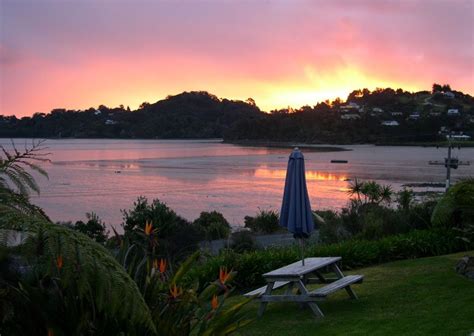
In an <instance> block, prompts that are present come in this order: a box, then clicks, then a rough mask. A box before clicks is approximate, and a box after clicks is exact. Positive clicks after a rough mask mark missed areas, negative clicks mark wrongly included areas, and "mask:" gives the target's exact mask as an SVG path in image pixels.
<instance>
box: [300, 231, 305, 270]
mask: <svg viewBox="0 0 474 336" xmlns="http://www.w3.org/2000/svg"><path fill="white" fill-rule="evenodd" d="M300 247H301V262H302V264H303V266H304V241H303V238H300Z"/></svg>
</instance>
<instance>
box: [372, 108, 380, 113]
mask: <svg viewBox="0 0 474 336" xmlns="http://www.w3.org/2000/svg"><path fill="white" fill-rule="evenodd" d="M372 112H375V113H383V110H382V109H381V108H380V107H374V108H373V109H372Z"/></svg>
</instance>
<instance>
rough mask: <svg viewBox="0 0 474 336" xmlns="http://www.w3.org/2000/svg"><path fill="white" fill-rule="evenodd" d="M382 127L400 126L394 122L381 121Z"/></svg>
mask: <svg viewBox="0 0 474 336" xmlns="http://www.w3.org/2000/svg"><path fill="white" fill-rule="evenodd" d="M382 126H400V124H399V123H398V121H396V120H385V121H382Z"/></svg>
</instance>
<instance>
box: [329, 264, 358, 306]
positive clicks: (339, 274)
mask: <svg viewBox="0 0 474 336" xmlns="http://www.w3.org/2000/svg"><path fill="white" fill-rule="evenodd" d="M332 268H333V270H334V273H336V276H337V277H338V278H339V279H341V278H344V274H343V273H342V271H341V269H340V268H339V266H337V264H336V263H334V264H333V266H332ZM345 290H346V292H347V294H349V296H350V297H351V298H352V299H354V300H357V299H358V297H357V294H356V293H355V292H354V291H353V290H352V288H351V286H347V287H346V288H345Z"/></svg>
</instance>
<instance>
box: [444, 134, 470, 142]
mask: <svg viewBox="0 0 474 336" xmlns="http://www.w3.org/2000/svg"><path fill="white" fill-rule="evenodd" d="M449 138H451V139H452V140H460V141H467V140H471V137H470V136H469V135H465V134H456V135H446V139H448V140H449Z"/></svg>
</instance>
